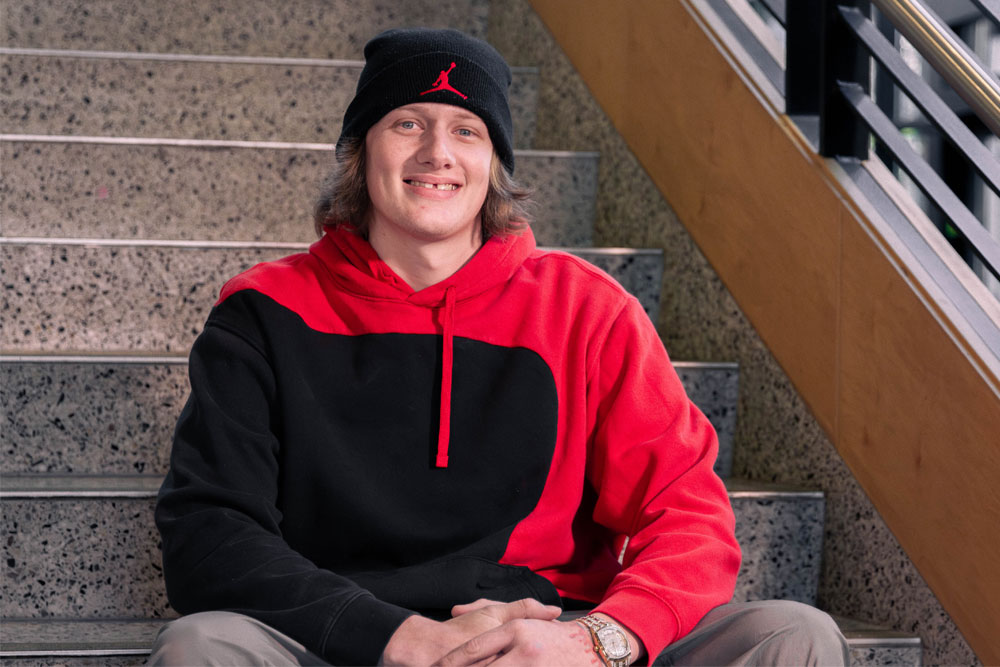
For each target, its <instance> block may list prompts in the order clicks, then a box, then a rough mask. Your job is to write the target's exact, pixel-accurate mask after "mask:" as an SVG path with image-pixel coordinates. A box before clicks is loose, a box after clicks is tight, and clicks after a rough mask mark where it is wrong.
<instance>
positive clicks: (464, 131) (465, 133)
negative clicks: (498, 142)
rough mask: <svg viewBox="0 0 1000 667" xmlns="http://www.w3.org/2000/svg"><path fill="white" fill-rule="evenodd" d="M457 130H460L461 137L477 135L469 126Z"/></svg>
mask: <svg viewBox="0 0 1000 667" xmlns="http://www.w3.org/2000/svg"><path fill="white" fill-rule="evenodd" d="M456 132H458V136H460V137H474V136H476V133H475V132H474V131H472V130H470V129H469V128H467V127H461V128H459V129H458V130H456Z"/></svg>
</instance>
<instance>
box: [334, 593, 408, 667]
mask: <svg viewBox="0 0 1000 667" xmlns="http://www.w3.org/2000/svg"><path fill="white" fill-rule="evenodd" d="M415 613H416V612H413V611H410V610H409V609H403V608H402V607H397V606H396V605H394V604H389V603H388V602H382V601H380V600H377V599H375V598H374V597H373V596H372V595H371V594H368V593H366V594H364V595H361V596H359V597H358V598H357V599H355V600H354V601H353V602H351V603H350V604H349V605H348V606H347V608H346V609H344V611H343V613H341V614H340V616H339V617H338V618H337V620H336V621H334V623H333V627H331V628H330V632H329V634H327V637H326V641H325V642H324V643H323V658H324V659H325V660H327V661H328V662H330V664H333V665H375V664H378V661H379V659H380V658H381V657H382V652H383V651H384V650H385V646H386V644H388V643H389V638H390V637H392V634H393V633H394V632H396V630H397V629H398V628H399V626H400V625H401V624H402V623H403V621H405V620H406V619H407V618H409V617H410V616H413V615H414V614H415Z"/></svg>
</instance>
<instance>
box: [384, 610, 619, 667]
mask: <svg viewBox="0 0 1000 667" xmlns="http://www.w3.org/2000/svg"><path fill="white" fill-rule="evenodd" d="M561 613H562V610H561V609H560V608H559V607H554V606H551V605H543V604H542V603H541V602H538V601H537V600H532V599H525V600H518V601H517V602H506V603H504V602H495V601H492V600H477V601H476V602H472V603H470V604H464V605H457V606H456V607H453V608H452V618H450V619H448V620H447V621H434V620H431V619H429V618H425V617H423V616H411V617H410V618H408V619H406V620H405V621H403V623H402V625H400V626H399V628H398V629H397V630H396V632H395V633H394V634H393V635H392V637H391V638H390V639H389V643H388V644H387V645H386V647H385V651H384V652H383V654H382V660H381V664H383V665H421V666H426V665H441V666H442V667H465V666H469V665H476V666H477V667H478V666H480V665H489V664H493V663H496V666H497V667H502V666H504V665H567V666H570V665H593V666H594V667H599V666H601V665H602V664H603V663H602V661H601V659H600V658H599V657H598V655H597V654H596V653H595V652H594V645H593V642H592V641H591V638H590V633H589V631H588V630H586V629H585V628H584V627H583V626H582V625H580V624H579V623H575V622H568V623H567V622H560V621H557V620H556V619H557V618H558V617H559V615H560V614H561ZM630 639H632V638H630ZM636 643H638V642H636ZM635 650H636V647H635V646H634V645H633V653H635Z"/></svg>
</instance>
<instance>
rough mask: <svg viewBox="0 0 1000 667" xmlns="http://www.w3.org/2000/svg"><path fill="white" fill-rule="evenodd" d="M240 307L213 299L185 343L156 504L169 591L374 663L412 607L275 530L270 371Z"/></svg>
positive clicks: (347, 658)
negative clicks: (184, 371) (185, 386)
mask: <svg viewBox="0 0 1000 667" xmlns="http://www.w3.org/2000/svg"><path fill="white" fill-rule="evenodd" d="M242 308H243V307H242V306H233V305H231V304H229V303H228V302H224V303H223V304H221V305H220V306H217V307H216V308H215V310H213V313H212V316H210V318H209V321H208V323H207V325H206V327H205V330H204V332H203V333H202V334H201V335H200V336H199V337H198V339H197V341H196V342H195V344H194V347H193V348H192V351H191V360H190V370H189V372H190V380H191V395H190V398H189V399H188V402H187V404H186V406H185V407H184V410H183V412H182V414H181V417H180V420H179V422H178V424H177V429H176V431H175V435H174V444H173V450H172V453H171V458H170V472H169V473H168V475H167V477H166V479H165V481H164V483H163V486H162V488H161V489H160V494H159V497H158V500H157V505H156V524H157V527H158V528H159V530H160V534H161V536H162V539H163V567H164V577H165V579H166V585H167V596H168V598H169V600H170V603H171V605H173V607H174V608H175V609H177V611H179V612H181V613H183V614H189V613H194V612H199V611H208V610H229V611H234V612H238V613H242V614H246V615H248V616H252V617H254V618H257V619H259V620H261V621H262V622H264V623H266V624H268V625H270V626H272V627H274V628H276V629H278V630H280V631H281V632H284V633H285V634H287V635H289V636H291V637H293V638H295V639H297V640H298V641H300V642H302V643H303V644H304V645H305V646H306V647H307V648H308V649H309V650H311V651H313V652H314V653H316V654H318V655H320V656H322V657H323V658H324V659H326V660H327V661H329V662H331V663H333V664H375V663H376V662H377V661H378V659H379V657H380V656H381V653H382V650H383V648H384V647H385V645H386V643H387V642H388V640H389V637H390V636H391V635H392V633H393V632H395V630H396V629H397V628H398V627H399V625H400V624H401V623H402V622H403V620H405V619H406V618H407V617H408V616H409V615H410V614H411V613H412V612H410V611H408V610H405V609H402V608H400V607H397V606H394V605H392V604H387V603H385V602H381V601H379V600H376V599H375V598H374V597H373V596H372V595H371V594H370V593H368V592H367V591H365V590H363V589H361V588H359V587H358V586H357V585H356V584H354V583H353V582H351V581H350V580H348V579H346V578H345V577H341V576H338V575H337V574H334V573H333V572H330V571H328V570H323V569H320V568H318V567H316V566H315V565H314V564H313V563H312V562H310V561H309V560H307V559H306V558H304V557H303V556H301V555H300V554H298V553H297V552H295V551H294V550H293V549H292V548H291V547H289V545H288V544H287V543H286V542H285V541H284V540H283V539H282V534H281V522H282V515H281V512H280V511H279V509H278V502H277V501H278V494H279V489H278V466H279V460H280V457H281V443H280V442H279V441H278V439H277V438H276V437H275V435H274V432H273V429H272V425H273V423H274V422H275V420H276V419H277V417H276V415H275V414H274V410H273V407H272V406H274V404H275V392H276V387H275V381H274V377H273V374H272V371H271V366H270V364H269V362H268V358H267V356H266V354H265V353H264V352H263V350H264V346H263V345H261V344H260V343H259V341H255V340H254V336H253V334H252V332H253V330H254V328H253V326H252V319H253V318H252V315H250V314H248V313H246V312H244V311H243V310H242ZM234 311H235V312H234Z"/></svg>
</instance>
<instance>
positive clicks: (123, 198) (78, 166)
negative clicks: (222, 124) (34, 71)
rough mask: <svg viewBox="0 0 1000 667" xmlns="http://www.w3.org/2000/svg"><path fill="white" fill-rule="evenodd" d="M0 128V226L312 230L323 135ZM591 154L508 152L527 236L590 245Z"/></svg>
mask: <svg viewBox="0 0 1000 667" xmlns="http://www.w3.org/2000/svg"><path fill="white" fill-rule="evenodd" d="M20 136H21V135H0V163H2V164H3V165H5V167H6V169H5V170H4V178H3V183H2V184H0V208H2V210H3V217H2V222H0V225H2V231H0V234H2V235H3V236H33V237H34V236H45V237H83V238H129V239H192V240H209V241H283V242H302V243H308V242H311V241H313V240H315V238H316V235H315V233H314V231H313V224H312V209H313V205H314V203H315V201H316V199H317V197H318V195H319V190H320V183H321V181H322V180H323V178H324V177H325V175H326V173H327V171H328V170H329V168H330V166H331V165H332V163H333V153H332V147H331V146H330V145H324V144H274V143H264V142H255V143H249V144H247V143H240V142H214V141H171V140H156V139H153V140H150V139H141V138H134V137H133V138H103V139H102V138H96V139H93V140H81V139H80V138H79V137H65V136H57V137H37V138H36V139H34V140H31V139H29V140H25V139H23V138H21V139H18V138H14V137H20ZM598 159H599V154H598V153H578V152H566V151H517V152H516V160H517V176H518V178H519V179H520V180H521V181H522V182H523V183H526V184H530V185H531V187H533V188H534V189H535V193H536V197H535V198H536V200H537V201H538V203H539V206H538V208H537V210H536V211H535V218H536V222H535V224H534V225H533V229H534V231H535V236H536V239H537V241H538V243H539V244H541V245H550V246H569V247H578V246H589V245H591V244H592V237H593V225H594V207H595V197H596V192H597V167H598Z"/></svg>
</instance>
